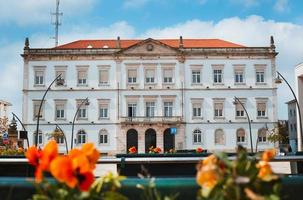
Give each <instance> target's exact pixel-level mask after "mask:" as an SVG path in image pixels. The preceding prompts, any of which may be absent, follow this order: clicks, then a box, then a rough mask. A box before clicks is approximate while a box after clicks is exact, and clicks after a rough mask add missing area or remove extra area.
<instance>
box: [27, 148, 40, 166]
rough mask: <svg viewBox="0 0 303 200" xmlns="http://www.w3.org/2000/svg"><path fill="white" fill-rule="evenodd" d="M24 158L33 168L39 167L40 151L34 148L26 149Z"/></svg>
mask: <svg viewBox="0 0 303 200" xmlns="http://www.w3.org/2000/svg"><path fill="white" fill-rule="evenodd" d="M25 156H26V158H27V160H28V162H29V164H31V165H33V166H38V165H39V159H40V157H41V151H39V150H38V149H37V148H36V147H35V146H32V147H30V148H28V150H27V152H26V153H25Z"/></svg>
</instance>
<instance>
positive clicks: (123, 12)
mask: <svg viewBox="0 0 303 200" xmlns="http://www.w3.org/2000/svg"><path fill="white" fill-rule="evenodd" d="M60 9H61V11H62V12H63V13H64V14H63V17H62V26H61V27H60V30H59V32H60V37H59V42H60V43H61V44H62V43H65V42H70V41H73V40H77V39H101V38H116V37H117V36H118V35H119V36H121V38H146V37H153V38H177V37H179V35H183V37H185V38H222V39H226V40H230V41H233V42H236V43H241V44H244V45H247V46H268V45H269V37H270V35H274V37H275V41H276V46H277V51H278V52H279V55H278V57H277V68H278V69H279V70H280V72H281V73H283V74H285V76H286V77H287V79H288V80H289V82H291V83H292V84H293V81H294V72H293V71H294V66H295V65H296V64H298V63H299V62H303V13H302V10H303V0H61V4H60ZM54 10H55V0H39V1H38V0H23V1H20V0H10V1H7V0H0V61H1V62H0V63H1V64H0V70H1V73H0V79H1V80H2V82H1V83H0V91H1V93H0V99H4V100H7V101H10V102H12V103H13V107H12V111H14V112H16V113H19V114H21V105H22V103H21V102H22V65H23V64H22V58H21V57H20V56H19V55H20V53H22V49H23V43H24V38H25V37H29V38H30V44H31V46H32V47H52V46H53V45H54V40H53V39H51V37H52V36H53V33H54V29H53V27H52V26H51V24H50V21H51V17H50V12H52V11H54ZM7 88H10V90H9V92H7V91H8V90H7ZM290 96H291V94H290V92H289V91H288V89H287V88H286V87H285V85H282V86H281V87H279V91H278V98H279V105H278V106H279V118H281V119H286V118H287V111H286V106H285V104H284V103H285V102H286V101H288V100H290Z"/></svg>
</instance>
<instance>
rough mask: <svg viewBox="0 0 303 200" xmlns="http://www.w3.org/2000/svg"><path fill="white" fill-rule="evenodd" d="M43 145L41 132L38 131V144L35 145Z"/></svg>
mask: <svg viewBox="0 0 303 200" xmlns="http://www.w3.org/2000/svg"><path fill="white" fill-rule="evenodd" d="M36 135H37V134H36V131H35V132H34V144H36V139H37V138H36ZM42 144H43V133H42V131H41V130H39V132H38V142H37V145H42Z"/></svg>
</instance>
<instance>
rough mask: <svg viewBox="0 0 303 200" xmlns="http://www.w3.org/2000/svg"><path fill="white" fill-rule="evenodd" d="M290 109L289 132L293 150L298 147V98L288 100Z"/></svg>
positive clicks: (288, 108)
mask: <svg viewBox="0 0 303 200" xmlns="http://www.w3.org/2000/svg"><path fill="white" fill-rule="evenodd" d="M286 104H287V110H288V134H289V145H290V146H291V149H292V151H297V149H298V139H297V104H296V100H295V99H293V100H291V101H288V102H286Z"/></svg>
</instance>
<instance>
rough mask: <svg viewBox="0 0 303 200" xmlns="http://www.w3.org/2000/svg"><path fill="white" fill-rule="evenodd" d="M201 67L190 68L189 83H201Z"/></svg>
mask: <svg viewBox="0 0 303 200" xmlns="http://www.w3.org/2000/svg"><path fill="white" fill-rule="evenodd" d="M201 75H202V73H201V69H192V70H191V83H192V84H193V85H199V84H201Z"/></svg>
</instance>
